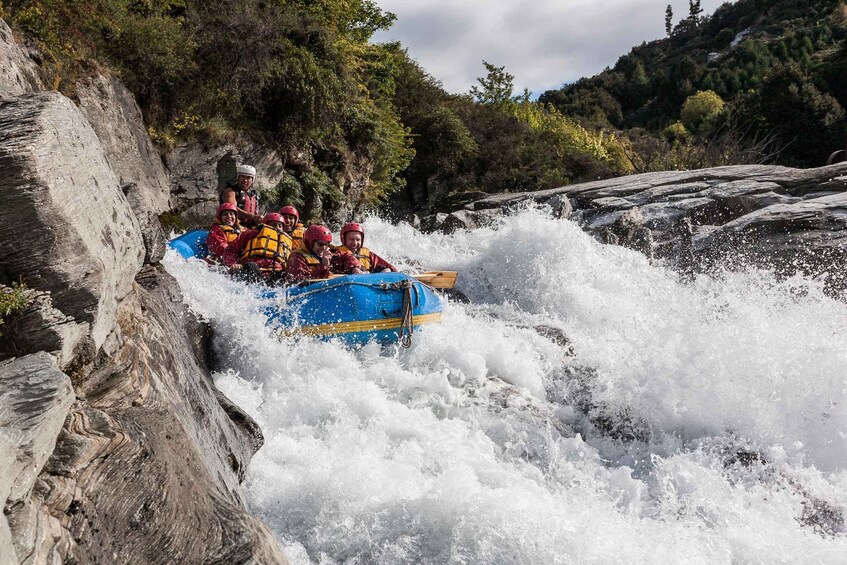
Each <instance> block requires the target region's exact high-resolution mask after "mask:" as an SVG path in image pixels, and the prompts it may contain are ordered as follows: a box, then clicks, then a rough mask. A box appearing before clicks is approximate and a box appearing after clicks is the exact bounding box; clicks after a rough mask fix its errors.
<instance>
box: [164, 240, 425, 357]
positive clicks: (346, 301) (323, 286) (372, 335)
mask: <svg viewBox="0 0 847 565" xmlns="http://www.w3.org/2000/svg"><path fill="white" fill-rule="evenodd" d="M207 235H208V232H207V231H206V230H195V231H191V232H188V233H186V234H185V235H182V236H180V237H177V238H175V239H173V240H171V241H170V242H169V246H170V247H171V248H172V249H174V250H175V251H177V252H178V253H179V254H180V255H181V256H183V257H185V258H186V259H189V258H192V257H196V258H199V259H202V258H204V257H205V256H206V254H207V250H206V236H207ZM259 297H260V298H261V299H262V300H263V301H267V302H268V303H269V305H268V306H267V307H266V308H265V315H266V316H267V318H268V325H269V326H270V327H272V328H273V330H274V331H275V332H277V334H279V335H281V336H296V335H311V336H318V337H322V338H327V339H329V338H340V339H342V340H343V341H345V342H346V343H349V344H353V345H360V344H364V343H366V342H368V341H372V340H376V341H379V342H383V343H396V342H398V341H399V342H400V343H401V344H402V345H404V346H407V347H408V345H409V344H410V343H411V341H410V340H411V336H412V333H413V332H414V331H415V330H417V329H419V328H420V327H421V326H422V325H424V324H429V323H433V322H438V321H440V320H441V310H442V302H441V298H439V296H438V295H437V294H436V293H435V292H434V291H433V290H432V288H430V287H429V286H427V285H425V284H423V283H421V282H420V281H417V280H415V279H414V278H412V277H410V276H408V275H405V274H403V273H375V274H364V275H345V276H340V277H335V278H332V279H327V280H321V281H316V282H312V283H310V284H304V285H295V286H290V287H279V288H270V289H266V290H263V291H261V294H260V295H259Z"/></svg>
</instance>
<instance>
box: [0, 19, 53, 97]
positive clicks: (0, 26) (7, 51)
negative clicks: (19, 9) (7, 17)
mask: <svg viewBox="0 0 847 565" xmlns="http://www.w3.org/2000/svg"><path fill="white" fill-rule="evenodd" d="M38 90H44V85H43V84H42V83H41V79H40V78H39V76H38V67H37V66H36V64H35V63H34V62H33V61H32V59H30V58H29V57H28V56H27V55H26V53H24V51H23V49H21V48H20V46H19V45H18V44H17V43H15V39H14V37H12V30H11V29H9V26H8V25H6V22H4V21H3V20H0V98H9V97H11V96H18V95H20V94H26V93H27V92H36V91H38Z"/></svg>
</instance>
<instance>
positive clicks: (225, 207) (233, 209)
mask: <svg viewBox="0 0 847 565" xmlns="http://www.w3.org/2000/svg"><path fill="white" fill-rule="evenodd" d="M227 210H229V211H230V212H235V217H236V218H237V217H238V207H237V206H236V205H235V204H233V203H232V202H224V203H223V204H221V205H220V206H218V211H217V213H215V216H216V217H217V218H218V220H220V219H221V214H222V213H224V212H226V211H227Z"/></svg>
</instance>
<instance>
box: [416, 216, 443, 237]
mask: <svg viewBox="0 0 847 565" xmlns="http://www.w3.org/2000/svg"><path fill="white" fill-rule="evenodd" d="M446 219H447V214H445V213H444V212H438V213H437V214H432V215H431V216H424V217H423V218H421V231H422V232H424V233H432V232H436V231H438V230H440V229H441V226H443V225H444V220H446Z"/></svg>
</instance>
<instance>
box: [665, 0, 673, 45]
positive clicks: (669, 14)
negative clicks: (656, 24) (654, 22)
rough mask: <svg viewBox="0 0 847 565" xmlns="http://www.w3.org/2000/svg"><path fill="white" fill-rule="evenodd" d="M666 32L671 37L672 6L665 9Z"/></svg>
mask: <svg viewBox="0 0 847 565" xmlns="http://www.w3.org/2000/svg"><path fill="white" fill-rule="evenodd" d="M665 32H667V34H668V36H669V37H670V35H671V32H673V6H671V5H670V4H668V7H667V8H666V9H665Z"/></svg>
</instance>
